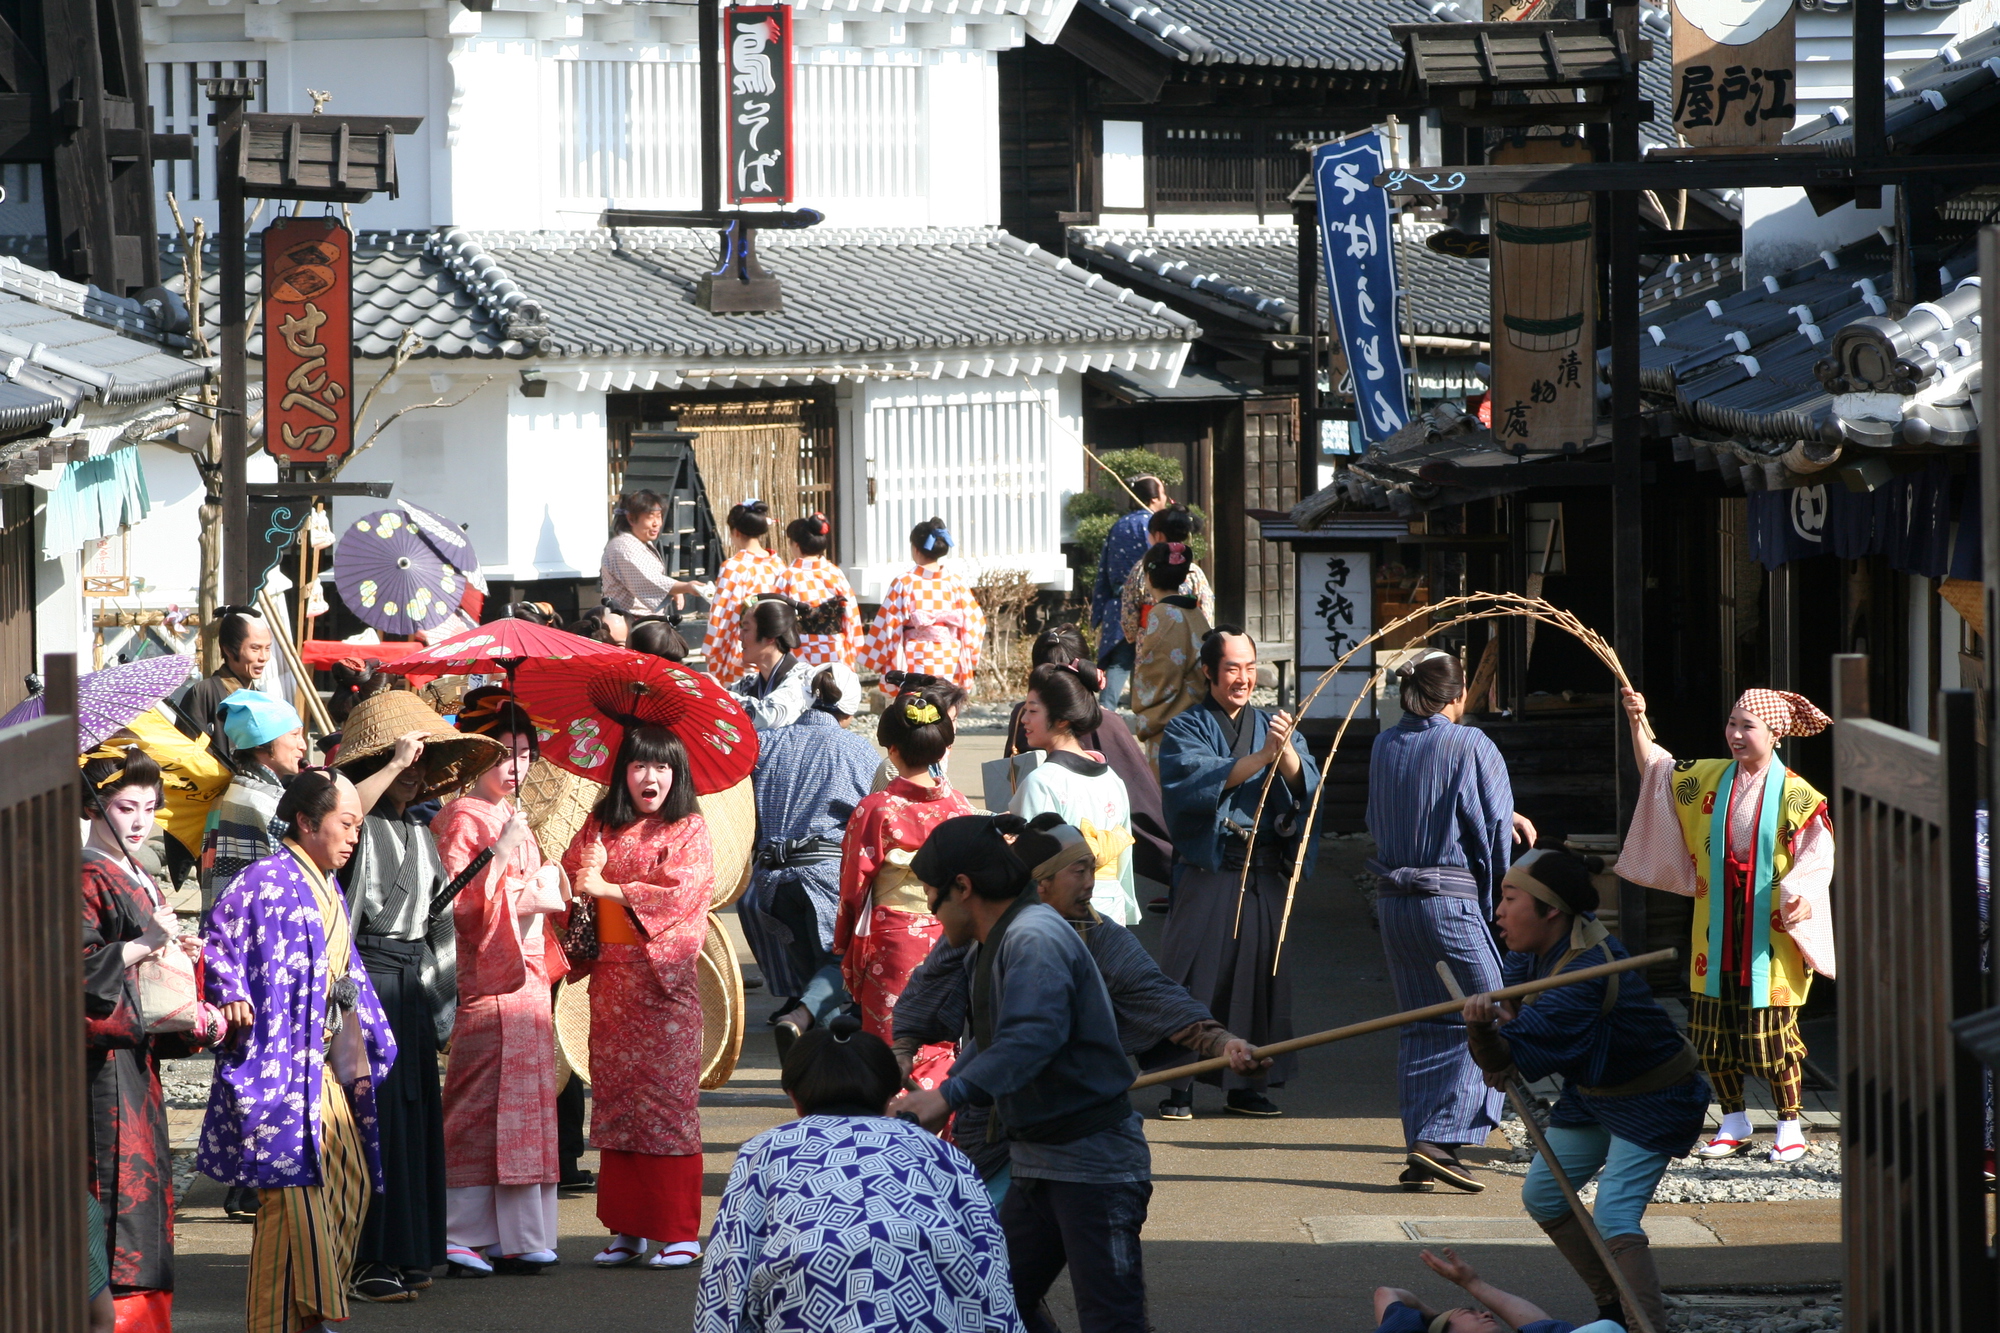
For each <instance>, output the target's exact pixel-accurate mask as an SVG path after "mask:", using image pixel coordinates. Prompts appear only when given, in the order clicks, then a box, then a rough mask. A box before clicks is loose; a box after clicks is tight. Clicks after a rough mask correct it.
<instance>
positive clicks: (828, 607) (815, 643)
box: [771, 514, 861, 669]
mask: <svg viewBox="0 0 2000 1333" xmlns="http://www.w3.org/2000/svg"><path fill="white" fill-rule="evenodd" d="M785 540H786V541H787V542H789V543H790V544H791V548H792V563H791V564H789V565H786V566H785V569H784V572H783V573H781V574H779V575H778V579H777V582H775V583H773V584H772V585H771V591H772V592H774V593H778V594H780V595H781V596H785V597H789V598H791V599H792V601H793V602H795V603H797V605H798V609H799V615H798V625H799V646H798V649H797V650H796V651H795V652H794V653H793V656H795V657H797V658H798V659H799V661H801V662H804V663H805V664H807V665H808V666H828V665H831V664H832V663H834V662H839V663H841V664H842V665H844V666H846V667H848V668H850V669H851V668H852V667H853V666H854V660H855V655H856V653H857V652H858V651H859V649H860V647H861V608H860V606H859V605H858V604H857V603H856V601H855V598H854V589H853V588H852V587H850V586H849V585H848V582H847V575H845V574H843V573H841V572H840V566H839V565H836V564H834V563H833V561H831V560H829V559H827V558H826V553H827V551H828V550H830V549H832V547H833V524H831V523H829V522H828V521H827V518H826V515H825V514H807V515H806V516H805V517H804V518H795V519H793V520H792V521H791V522H790V523H788V524H786V525H785Z"/></svg>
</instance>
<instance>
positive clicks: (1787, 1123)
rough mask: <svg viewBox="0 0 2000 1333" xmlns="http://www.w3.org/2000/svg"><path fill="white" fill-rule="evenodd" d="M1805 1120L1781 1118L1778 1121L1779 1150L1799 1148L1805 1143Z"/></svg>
mask: <svg viewBox="0 0 2000 1333" xmlns="http://www.w3.org/2000/svg"><path fill="white" fill-rule="evenodd" d="M1805 1123H1806V1122H1805V1121H1803V1120H1780V1121H1779V1122H1778V1145H1777V1146H1778V1150H1779V1151H1780V1152H1783V1151H1784V1150H1785V1149H1786V1148H1799V1147H1803V1146H1804V1145H1805V1141H1806V1130H1805Z"/></svg>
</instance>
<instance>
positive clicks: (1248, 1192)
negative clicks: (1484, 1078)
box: [175, 738, 1839, 1333]
mask: <svg viewBox="0 0 2000 1333" xmlns="http://www.w3.org/2000/svg"><path fill="white" fill-rule="evenodd" d="M970 739H972V738H968V740H970ZM959 757H960V758H961V759H969V758H970V757H971V756H970V755H969V754H968V755H963V756H959ZM1330 847H1331V848H1332V849H1333V850H1332V852H1331V854H1330V855H1328V856H1327V857H1326V858H1325V861H1326V863H1327V864H1326V865H1325V866H1324V867H1323V868H1322V870H1321V872H1320V874H1319V875H1318V876H1317V877H1316V879H1315V881H1314V882H1313V883H1312V884H1311V885H1310V886H1309V889H1307V890H1306V891H1303V892H1302V893H1301V894H1300V899H1299V905H1298V915H1297V919H1296V925H1295V929H1294V934H1293V940H1294V943H1293V946H1292V947H1294V948H1296V950H1297V952H1296V953H1295V954H1294V955H1293V959H1294V964H1295V966H1296V968H1297V973H1296V976H1297V991H1298V1020H1299V1026H1300V1028H1301V1030H1312V1029H1318V1028H1325V1027H1331V1026H1334V1025H1337V1024H1339V1023H1343V1022H1351V1021H1354V1020H1356V1019H1359V1018H1363V1017H1366V1016H1369V1015H1373V1014H1377V1013H1385V1012H1388V1011H1389V1010H1391V1009H1393V1008H1394V1002H1393V1000H1392V998H1391V996H1390V993H1389V986H1388V982H1387V980H1386V978H1385V976H1384V975H1383V964H1382V956H1381V953H1380V950H1379V947H1378V944H1377V941H1376V936H1375V933H1374V931H1373V930H1372V929H1371V928H1370V926H1369V921H1368V911H1367V906H1366V904H1365V903H1364V902H1363V900H1362V898H1361V897H1360V895H1359V894H1358V893H1356V892H1355V891H1354V890H1353V889H1352V888H1351V887H1350V884H1351V872H1352V871H1353V869H1354V868H1355V867H1356V865H1357V864H1358V861H1357V859H1356V858H1357V857H1358V855H1359V853H1358V852H1357V851H1356V847H1357V844H1355V843H1351V842H1348V843H1333V844H1330ZM1160 920H1161V918H1158V917H1149V918H1148V920H1147V922H1146V924H1145V925H1144V926H1142V927H1141V930H1142V933H1143V934H1145V935H1146V936H1147V937H1148V938H1149V943H1157V937H1158V933H1159V923H1160ZM768 1007H769V1006H768V1004H767V1002H766V1001H765V999H764V998H763V997H761V995H756V994H753V998H752V1000H751V1005H750V1012H751V1017H752V1020H753V1027H752V1031H751V1035H750V1038H749V1041H748V1043H747V1047H746V1049H745V1052H744V1060H743V1064H742V1065H741V1066H740V1067H739V1068H738V1070H737V1073H736V1077H735V1078H734V1079H733V1080H732V1081H731V1083H730V1085H729V1087H728V1088H726V1089H724V1090H722V1091H719V1092H714V1093H709V1094H706V1095H704V1096H703V1098H702V1125H703V1132H704V1138H705V1140H706V1144H705V1151H706V1153H707V1180H706V1193H707V1194H708V1196H709V1199H708V1208H709V1211H710V1212H712V1211H713V1209H714V1206H715V1201H716V1199H717V1198H718V1197H719V1196H720V1194H721V1191H722V1186H723V1183H724V1181H725V1180H726V1179H727V1178H728V1173H729V1167H730V1163H731V1161H732V1160H733V1156H734V1153H735V1150H736V1148H737V1146H738V1145H739V1144H740V1143H742V1142H743V1141H744V1140H745V1139H747V1138H749V1137H750V1136H751V1135H753V1134H756V1133H757V1132H758V1131H760V1130H763V1129H765V1128H768V1127H769V1126H771V1125H774V1124H777V1123H778V1122H779V1121H781V1120H783V1119H785V1118H786V1117H787V1116H788V1115H789V1114H790V1111H789V1108H788V1106H787V1105H786V1103H785V1102H784V1100H783V1099H782V1097H781V1096H780V1094H779V1092H778V1084H777V1069H776V1061H775V1057H774V1054H773V1050H772V1046H771V1042H770V1038H769V1036H768V1035H767V1033H766V1030H765V1029H763V1028H762V1027H760V1026H756V1025H755V1020H758V1019H761V1018H762V1016H763V1014H764V1012H765V1010H766V1009H767V1008H768ZM1394 1046H1395V1038H1394V1037H1393V1036H1392V1035H1387V1034H1385V1035H1380V1036H1375V1037H1370V1038H1364V1039H1362V1040H1359V1041H1355V1042H1350V1043H1346V1044H1343V1045H1339V1046H1334V1047H1330V1048H1327V1049H1325V1050H1322V1051H1317V1052H1309V1053H1307V1054H1306V1055H1305V1056H1304V1057H1303V1058H1302V1061H1301V1074H1300V1077H1299V1080H1298V1082H1297V1083H1296V1084H1295V1085H1294V1086H1292V1087H1291V1088H1289V1089H1286V1090H1285V1091H1283V1092H1281V1093H1279V1094H1278V1095H1277V1100H1278V1101H1279V1103H1280V1104H1281V1105H1282V1106H1283V1107H1284V1108H1285V1112H1286V1114H1285V1116H1284V1117H1283V1118H1282V1119H1277V1120H1251V1119H1246V1118H1242V1117H1235V1116H1227V1115H1224V1114H1223V1113H1222V1112H1221V1110H1220V1104H1221V1096H1220V1094H1219V1093H1215V1092H1213V1091H1210V1090H1207V1089H1203V1090H1202V1091H1200V1092H1198V1093H1197V1103H1196V1111H1197V1118H1196V1119H1195V1120H1194V1121H1193V1122H1191V1123H1180V1124H1167V1123H1163V1122H1161V1121H1159V1120H1156V1119H1149V1120H1148V1122H1147V1132H1148V1136H1149V1137H1150V1138H1151V1140H1152V1143H1153V1168H1154V1172H1155V1177H1156V1181H1157V1184H1156V1192H1155V1194H1154V1196H1153V1207H1152V1217H1151V1220H1150V1221H1149V1223H1148V1224H1147V1227H1146V1264H1147V1280H1148V1284H1149V1286H1150V1289H1151V1293H1152V1318H1153V1322H1154V1324H1155V1326H1156V1327H1157V1328H1158V1329H1159V1330H1160V1333H1207V1331H1208V1330H1215V1329H1222V1328H1227V1327H1229V1326H1231V1325H1232V1324H1238V1323H1245V1322H1246V1321H1247V1322H1249V1323H1252V1324H1254V1327H1255V1328H1256V1329H1257V1330H1258V1333H1288V1331H1290V1330H1300V1331H1301V1333H1303V1331H1304V1330H1313V1331H1314V1333H1319V1331H1321V1330H1350V1329H1352V1330H1362V1329H1366V1328H1369V1327H1370V1326H1371V1321H1370V1319H1369V1305H1368V1298H1369V1293H1370V1291H1371V1290H1372V1289H1373V1287H1374V1286H1375V1285H1376V1284H1377V1283H1378V1282H1393V1283H1397V1284H1403V1285H1410V1286H1412V1287H1414V1288H1416V1289H1417V1290H1419V1291H1424V1292H1428V1293H1429V1294H1430V1295H1431V1296H1432V1297H1434V1298H1440V1299H1441V1298H1443V1297H1445V1296H1447V1295H1449V1293H1450V1289H1449V1288H1447V1287H1445V1286H1444V1284H1442V1283H1440V1282H1438V1281H1436V1280H1435V1279H1430V1278H1429V1276H1428V1274H1425V1273H1424V1271H1423V1270H1422V1268H1421V1267H1420V1266H1419V1265H1418V1263H1417V1261H1416V1250H1417V1248H1418V1246H1417V1244H1416V1243H1414V1242H1411V1241H1407V1240H1396V1241H1386V1242H1385V1241H1382V1240H1379V1239H1369V1238H1371V1237H1381V1236H1384V1235H1389V1236H1396V1235H1401V1234H1406V1231H1405V1228H1404V1226H1403V1222H1404V1221H1406V1220H1409V1219H1424V1220H1428V1221H1427V1222H1426V1223H1425V1225H1424V1231H1425V1234H1427V1235H1431V1236H1436V1237H1439V1238H1441V1239H1443V1240H1445V1242H1446V1243H1454V1244H1458V1245H1459V1248H1460V1249H1461V1252H1463V1253H1465V1254H1466V1255H1467V1257H1469V1258H1470V1259H1471V1260H1472V1261H1473V1262H1474V1263H1475V1264H1476V1265H1478V1266H1479V1267H1480V1268H1481V1269H1482V1271H1484V1272H1485V1273H1487V1275H1488V1276H1490V1277H1492V1278H1493V1279H1494V1280H1496V1281H1498V1282H1499V1283H1501V1284H1502V1285H1503V1286H1506V1287H1508V1288H1510V1289H1513V1290H1516V1291H1520V1292H1523V1293H1524V1294H1528V1295H1531V1296H1533V1297H1535V1298H1536V1299H1538V1300H1540V1301H1542V1302H1543V1303H1544V1304H1545V1305H1547V1306H1548V1307H1549V1308H1550V1309H1551V1312H1552V1313H1556V1314H1559V1315H1564V1316H1567V1317H1570V1318H1580V1317H1582V1316H1583V1315H1584V1314H1585V1313H1586V1312H1587V1308H1588V1307H1587V1303H1586V1301H1585V1297H1584V1293H1583V1290H1582V1288H1581V1286H1580V1285H1578V1284H1577V1282H1576V1280H1575V1279H1574V1278H1573V1277H1571V1276H1569V1274H1568V1273H1567V1270H1566V1269H1565V1268H1564V1266H1563V1264H1562V1261H1561V1260H1560V1258H1558V1256H1557V1255H1556V1253H1555V1252H1554V1250H1553V1249H1551V1248H1549V1247H1548V1246H1546V1245H1544V1244H1539V1243H1520V1242H1519V1240H1514V1243H1507V1242H1508V1241H1509V1240H1510V1239H1513V1238H1516V1237H1522V1236H1523V1233H1525V1236H1526V1238H1530V1239H1531V1238H1532V1237H1533V1236H1534V1234H1535V1233H1534V1232H1533V1228H1532V1227H1531V1226H1529V1225H1528V1224H1527V1223H1526V1222H1525V1220H1524V1219H1523V1215H1522V1213H1521V1211H1520V1202H1519V1197H1518V1196H1519V1192H1520V1190H1519V1182H1518V1179H1517V1178H1515V1177H1511V1176H1502V1175H1498V1174H1492V1173H1487V1174H1486V1178H1487V1179H1488V1180H1489V1182H1490V1184H1489V1188H1488V1189H1487V1190H1486V1192H1485V1193H1484V1194H1480V1195H1477V1196H1465V1195H1459V1194H1447V1193H1442V1192H1440V1193H1438V1194H1432V1195H1410V1194H1404V1193H1402V1192H1401V1191H1399V1190H1397V1189H1396V1188H1395V1186H1394V1184H1393V1182H1394V1178H1395V1175H1396V1173H1397V1171H1398V1170H1399V1169H1400V1166H1401V1163H1400V1150H1399V1147H1398V1145H1399V1144H1400V1140H1401V1135H1400V1133H1399V1131H1398V1129H1397V1124H1396V1120H1395V1085H1394ZM1154 1101H1155V1099H1154V1098H1151V1097H1146V1098H1145V1099H1144V1100H1143V1101H1142V1103H1141V1105H1142V1107H1143V1109H1145V1110H1146V1111H1147V1112H1148V1113H1149V1114H1150V1112H1151V1111H1152V1107H1153V1103H1154ZM1493 1142H1494V1143H1495V1144H1496V1145H1499V1144H1500V1142H1501V1140H1500V1137H1499V1136H1498V1135H1495V1136H1494V1140H1493ZM1468 1156H1469V1157H1471V1158H1473V1159H1474V1160H1478V1159H1480V1158H1482V1157H1484V1158H1487V1159H1498V1158H1501V1157H1504V1156H1505V1149H1504V1147H1496V1148H1493V1149H1489V1150H1487V1151H1486V1152H1484V1153H1483V1154H1482V1153H1479V1152H1472V1153H1469V1154H1468ZM219 1201H220V1194H219V1191H218V1189H217V1187H215V1186H214V1185H213V1184H210V1183H208V1182H205V1181H204V1182H201V1183H200V1184H198V1185H197V1187H196V1189H195V1190H194V1192H193V1194H192V1196H191V1197H190V1199H189V1200H188V1207H187V1208H186V1209H185V1210H184V1211H183V1215H182V1223H181V1230H180V1237H179V1249H180V1256H181V1257H180V1295H179V1299H178V1301H177V1304H176V1319H175V1327H176V1328H177V1329H178V1330H180V1331H181V1333H209V1331H210V1330H214V1331H216V1333H220V1330H226V1329H236V1328H240V1327H241V1326H242V1315H241V1300H242V1290H243V1278H244V1265H245V1259H246V1255H247V1253H248V1250H249V1244H250V1228H249V1227H248V1226H246V1225H243V1224H240V1223H232V1222H225V1221H222V1220H221V1214H220V1212H219V1211H218V1209H217V1207H216V1205H217V1204H218V1203H219ZM562 1216H563V1244H562V1255H563V1265H562V1266H561V1267H560V1268H557V1269H552V1270H550V1271H549V1272H547V1273H545V1274H544V1275H542V1276H540V1277H535V1278H489V1279H486V1280H484V1281H479V1282H445V1281H440V1282H438V1283H437V1284H436V1285H435V1286H434V1287H432V1289H431V1290H430V1291H428V1292H426V1293H425V1294H424V1295H423V1296H422V1297H421V1298H420V1299H419V1300H418V1301H416V1302H413V1303H411V1304H408V1305H403V1306H360V1307H359V1308H358V1309H357V1312H356V1315H355V1317H354V1319H353V1320H352V1322H351V1323H350V1324H349V1326H348V1327H349V1328H351V1329H354V1330H357V1333H358V1331H360V1330H372V1329H384V1330H389V1329H426V1330H432V1329H435V1330H467V1331H468V1333H471V1331H473V1330H478V1331H479V1333H515V1331H517V1330H518V1331H519V1333H545V1331H546V1330H549V1329H589V1330H593V1333H595V1331H596V1330H613V1329H680V1328H685V1327H687V1326H688V1322H689V1318H690V1312H691V1310H692V1306H693V1300H694V1293H695V1288H696V1284H697V1283H698V1281H699V1277H698V1274H697V1273H696V1272H692V1271H691V1272H683V1273H653V1272H645V1271H634V1270H620V1271H615V1272H599V1271H596V1270H594V1269H592V1268H591V1267H590V1266H589V1259H590V1256H591V1254H592V1253H594V1252H595V1251H596V1250H597V1248H598V1247H599V1245H600V1244H601V1237H602V1233H601V1231H600V1230H599V1228H598V1226H597V1222H596V1219H595V1216H594V1215H593V1200H592V1199H591V1197H590V1196H589V1195H587V1194H576V1195H571V1196H569V1197H567V1198H565V1199H564V1201H563V1212H562ZM1670 1217H1671V1218H1674V1219H1676V1220H1675V1221H1673V1222H1667V1221H1666V1219H1668V1218H1670ZM1649 1219H1650V1221H1651V1222H1653V1223H1654V1224H1655V1230H1656V1231H1667V1232H1670V1236H1666V1235H1663V1236H1662V1239H1669V1238H1671V1239H1674V1240H1678V1241H1687V1240H1699V1241H1703V1242H1705V1243H1701V1244H1696V1245H1688V1244H1676V1245H1670V1246H1665V1247H1663V1248H1662V1249H1661V1251H1660V1255H1659V1262H1660V1268H1661V1271H1662V1274H1663V1275H1664V1278H1665V1280H1666V1283H1667V1285H1668V1286H1669V1288H1672V1287H1677V1286H1680V1287H1685V1286H1696V1285H1698V1286H1718V1285H1727V1284H1738V1283H1769V1282H1773V1281H1781V1282H1784V1283H1792V1284H1796V1283H1814V1282H1832V1281H1835V1280H1836V1279H1837V1278H1838V1276H1839V1248H1838V1240H1839V1204H1838V1202H1837V1201H1835V1200H1815V1201H1808V1202H1801V1203H1790V1204H1761V1203H1747V1204H1718V1205H1709V1206H1705V1207H1696V1206H1684V1207H1656V1208H1655V1209H1654V1210H1653V1211H1652V1213H1651V1214H1649ZM1681 1219H1685V1220H1681ZM1455 1235H1464V1236H1468V1237H1472V1236H1479V1235H1484V1236H1485V1237H1488V1238H1487V1239H1478V1240H1467V1241H1465V1242H1464V1243H1459V1242H1457V1241H1453V1240H1450V1239H1449V1238H1450V1237H1452V1236H1455ZM1349 1236H1352V1237H1355V1238H1356V1239H1354V1240H1342V1239H1340V1238H1342V1237H1349ZM1315 1237H1317V1238H1318V1239H1317V1240H1316V1239H1315ZM1718 1240H1719V1241H1721V1242H1724V1243H1722V1244H1718V1243H1716V1241H1718ZM1323 1242H1332V1243H1323ZM1058 1295H1059V1299H1058V1300H1057V1301H1056V1302H1055V1304H1056V1307H1057V1310H1058V1313H1059V1315H1060V1316H1062V1317H1063V1318H1064V1322H1065V1325H1066V1327H1068V1328H1070V1329H1072V1330H1073V1329H1074V1328H1075V1321H1074V1316H1073V1314H1072V1313H1071V1311H1070V1310H1069V1308H1068V1303H1067V1295H1066V1293H1065V1292H1059V1293H1058Z"/></svg>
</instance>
